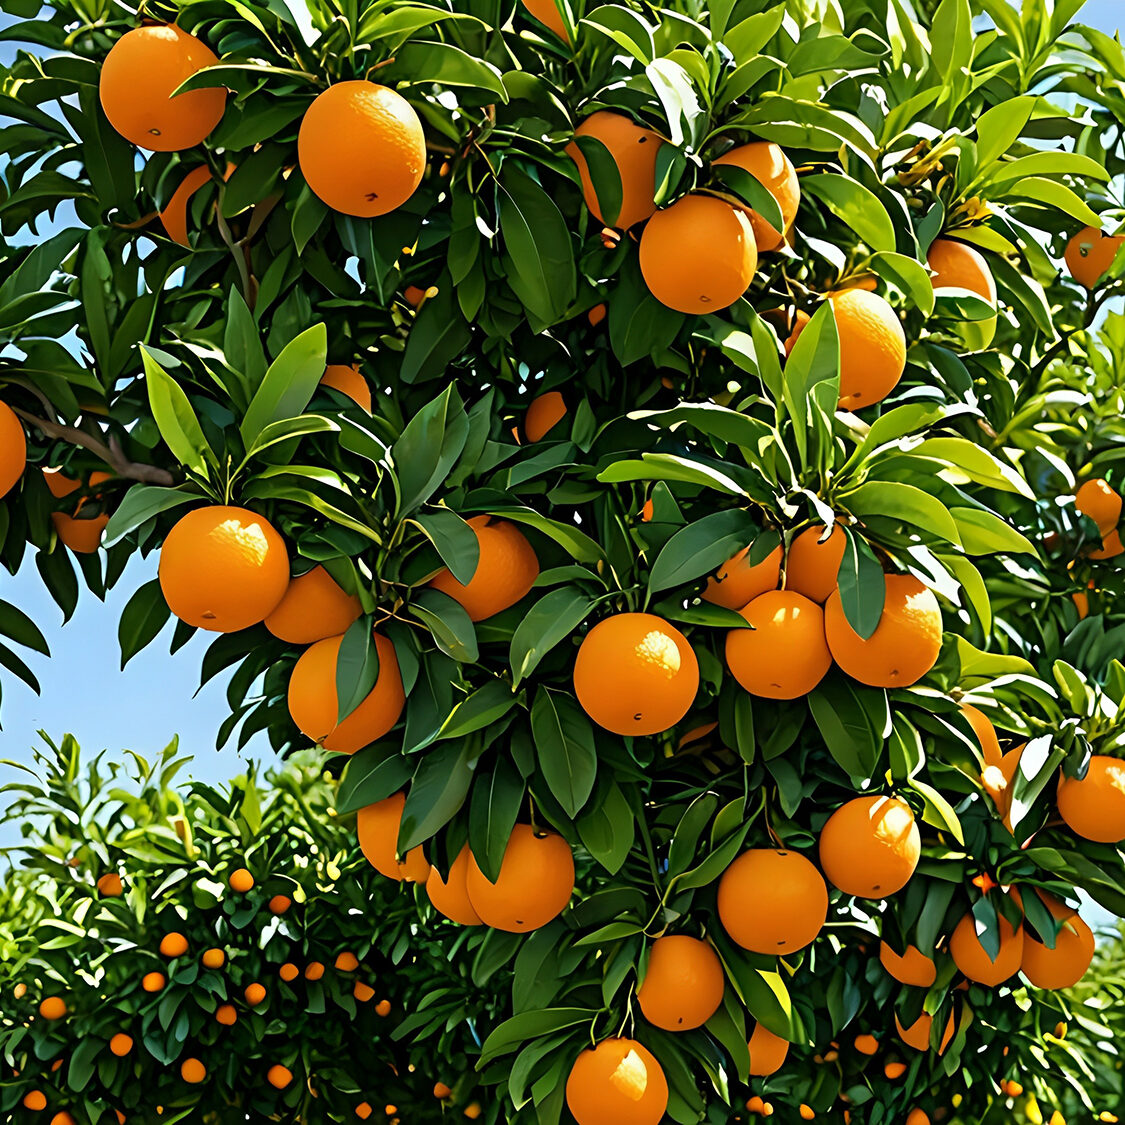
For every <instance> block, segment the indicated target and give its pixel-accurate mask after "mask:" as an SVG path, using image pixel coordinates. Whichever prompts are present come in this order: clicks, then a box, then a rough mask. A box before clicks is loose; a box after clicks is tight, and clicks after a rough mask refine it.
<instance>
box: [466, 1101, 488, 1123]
mask: <svg viewBox="0 0 1125 1125" xmlns="http://www.w3.org/2000/svg"><path fill="white" fill-rule="evenodd" d="M483 1112H484V1109H483V1107H482V1106H481V1104H480V1102H469V1104H468V1105H467V1106H465V1116H466V1117H467V1118H468V1119H469V1120H470V1121H476V1119H477V1118H478V1117H480V1115H481V1114H482V1113H483Z"/></svg>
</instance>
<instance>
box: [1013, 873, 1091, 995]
mask: <svg viewBox="0 0 1125 1125" xmlns="http://www.w3.org/2000/svg"><path fill="white" fill-rule="evenodd" d="M1036 893H1039V892H1036ZM1040 897H1041V898H1042V899H1043V901H1044V902H1045V903H1046V904H1047V909H1048V910H1050V912H1051V914H1052V916H1053V917H1055V918H1057V919H1058V920H1059V921H1061V922H1062V928H1061V929H1060V930H1059V932H1058V935H1057V936H1056V938H1055V947H1054V949H1049V948H1048V947H1047V945H1046V943H1044V942H1041V941H1037V940H1036V939H1035V938H1033V937H1032V936H1031V934H1029V933H1028V932H1027V930H1026V928H1025V929H1024V938H1023V958H1022V960H1021V961H1020V971H1021V972H1022V973H1023V975H1024V976H1025V977H1027V979H1028V980H1029V981H1031V983H1032V984H1033V985H1035V987H1036V988H1049V989H1059V988H1072V987H1073V986H1074V985H1076V984H1077V983H1078V982H1079V981H1080V980H1081V979H1082V978H1083V977H1084V976H1085V975H1086V970H1087V969H1088V968H1089V967H1090V962H1091V961H1092V960H1093V959H1094V934H1093V932H1092V931H1091V929H1090V927H1089V926H1087V925H1086V923H1085V922H1084V921H1083V920H1082V918H1081V917H1080V916H1079V914H1078V911H1076V910H1072V909H1071V908H1070V907H1069V906H1066V905H1064V904H1063V903H1061V902H1060V901H1059V900H1058V899H1057V898H1053V897H1052V896H1050V895H1047V894H1041V893H1040Z"/></svg>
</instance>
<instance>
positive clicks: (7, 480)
mask: <svg viewBox="0 0 1125 1125" xmlns="http://www.w3.org/2000/svg"><path fill="white" fill-rule="evenodd" d="M25 468H27V438H26V437H25V436H24V432H23V426H22V425H20V420H19V418H17V417H16V414H15V411H14V410H12V408H11V407H10V406H8V404H7V403H4V402H0V498H3V497H4V496H7V494H8V493H9V492H11V491H12V489H13V488H15V486H16V482H17V481H18V480H19V479H20V477H21V476H23V471H24V469H25Z"/></svg>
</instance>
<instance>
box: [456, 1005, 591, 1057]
mask: <svg viewBox="0 0 1125 1125" xmlns="http://www.w3.org/2000/svg"><path fill="white" fill-rule="evenodd" d="M597 1014H598V1013H597V1012H596V1011H595V1010H594V1009H592V1008H540V1009H538V1010H537V1011H532V1012H521V1013H520V1014H519V1015H517V1016H512V1018H511V1019H508V1020H505V1021H504V1022H503V1023H502V1024H500V1025H499V1027H497V1028H495V1029H494V1030H493V1031H492V1034H491V1035H489V1037H488V1038H487V1039H486V1040H485V1041H484V1046H483V1047H481V1052H480V1058H478V1059H477V1070H481V1069H483V1068H484V1067H485V1066H486V1065H487V1064H488V1063H490V1062H491V1061H492V1060H493V1059H496V1058H499V1057H500V1056H501V1055H507V1054H510V1053H511V1052H512V1051H515V1050H517V1049H519V1048H521V1047H523V1046H524V1045H525V1044H526V1043H528V1042H529V1041H530V1040H532V1039H536V1038H538V1037H539V1036H540V1035H549V1034H550V1033H551V1032H553V1031H561V1030H562V1029H563V1028H566V1027H575V1026H577V1025H578V1024H580V1023H593V1021H594V1018H595V1017H596V1016H597Z"/></svg>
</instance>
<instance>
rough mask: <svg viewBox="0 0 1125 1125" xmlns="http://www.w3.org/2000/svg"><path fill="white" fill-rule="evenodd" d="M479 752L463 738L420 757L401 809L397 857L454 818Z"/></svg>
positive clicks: (465, 793) (473, 740) (465, 794)
mask: <svg viewBox="0 0 1125 1125" xmlns="http://www.w3.org/2000/svg"><path fill="white" fill-rule="evenodd" d="M480 749H481V748H480V745H479V743H478V742H477V740H475V739H472V738H466V739H463V740H462V741H460V742H447V743H443V744H442V745H441V746H435V747H433V748H432V749H430V750H429V751H427V752H426V753H425V754H423V755H422V756H421V760H420V761H419V763H418V768H417V769H416V770H415V771H414V777H413V780H412V781H411V782H410V788H409V790H408V791H407V794H406V804H405V805H404V806H403V810H402V826H401V828H400V829H399V834H398V853H399V855H405V854H406V853H407V852H408V851H410V849H411V848H413V847H416V846H417V845H418V844H422V843H425V841H426V840H428V839H430V837H431V836H433V835H434V834H435V833H436V832H437V831H438V829H439V828H441V827H443V826H444V825H445V824H448V823H449V821H450V820H451V819H452V818H453V817H454V816H455V815H456V813H457V811H458V810H459V809H460V808H461V806H462V805H463V804H464V803H465V798H466V797H467V796H468V793H469V784H470V783H471V782H472V780H473V771H474V770H475V769H476V766H477V759H478V758H479V757H480Z"/></svg>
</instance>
